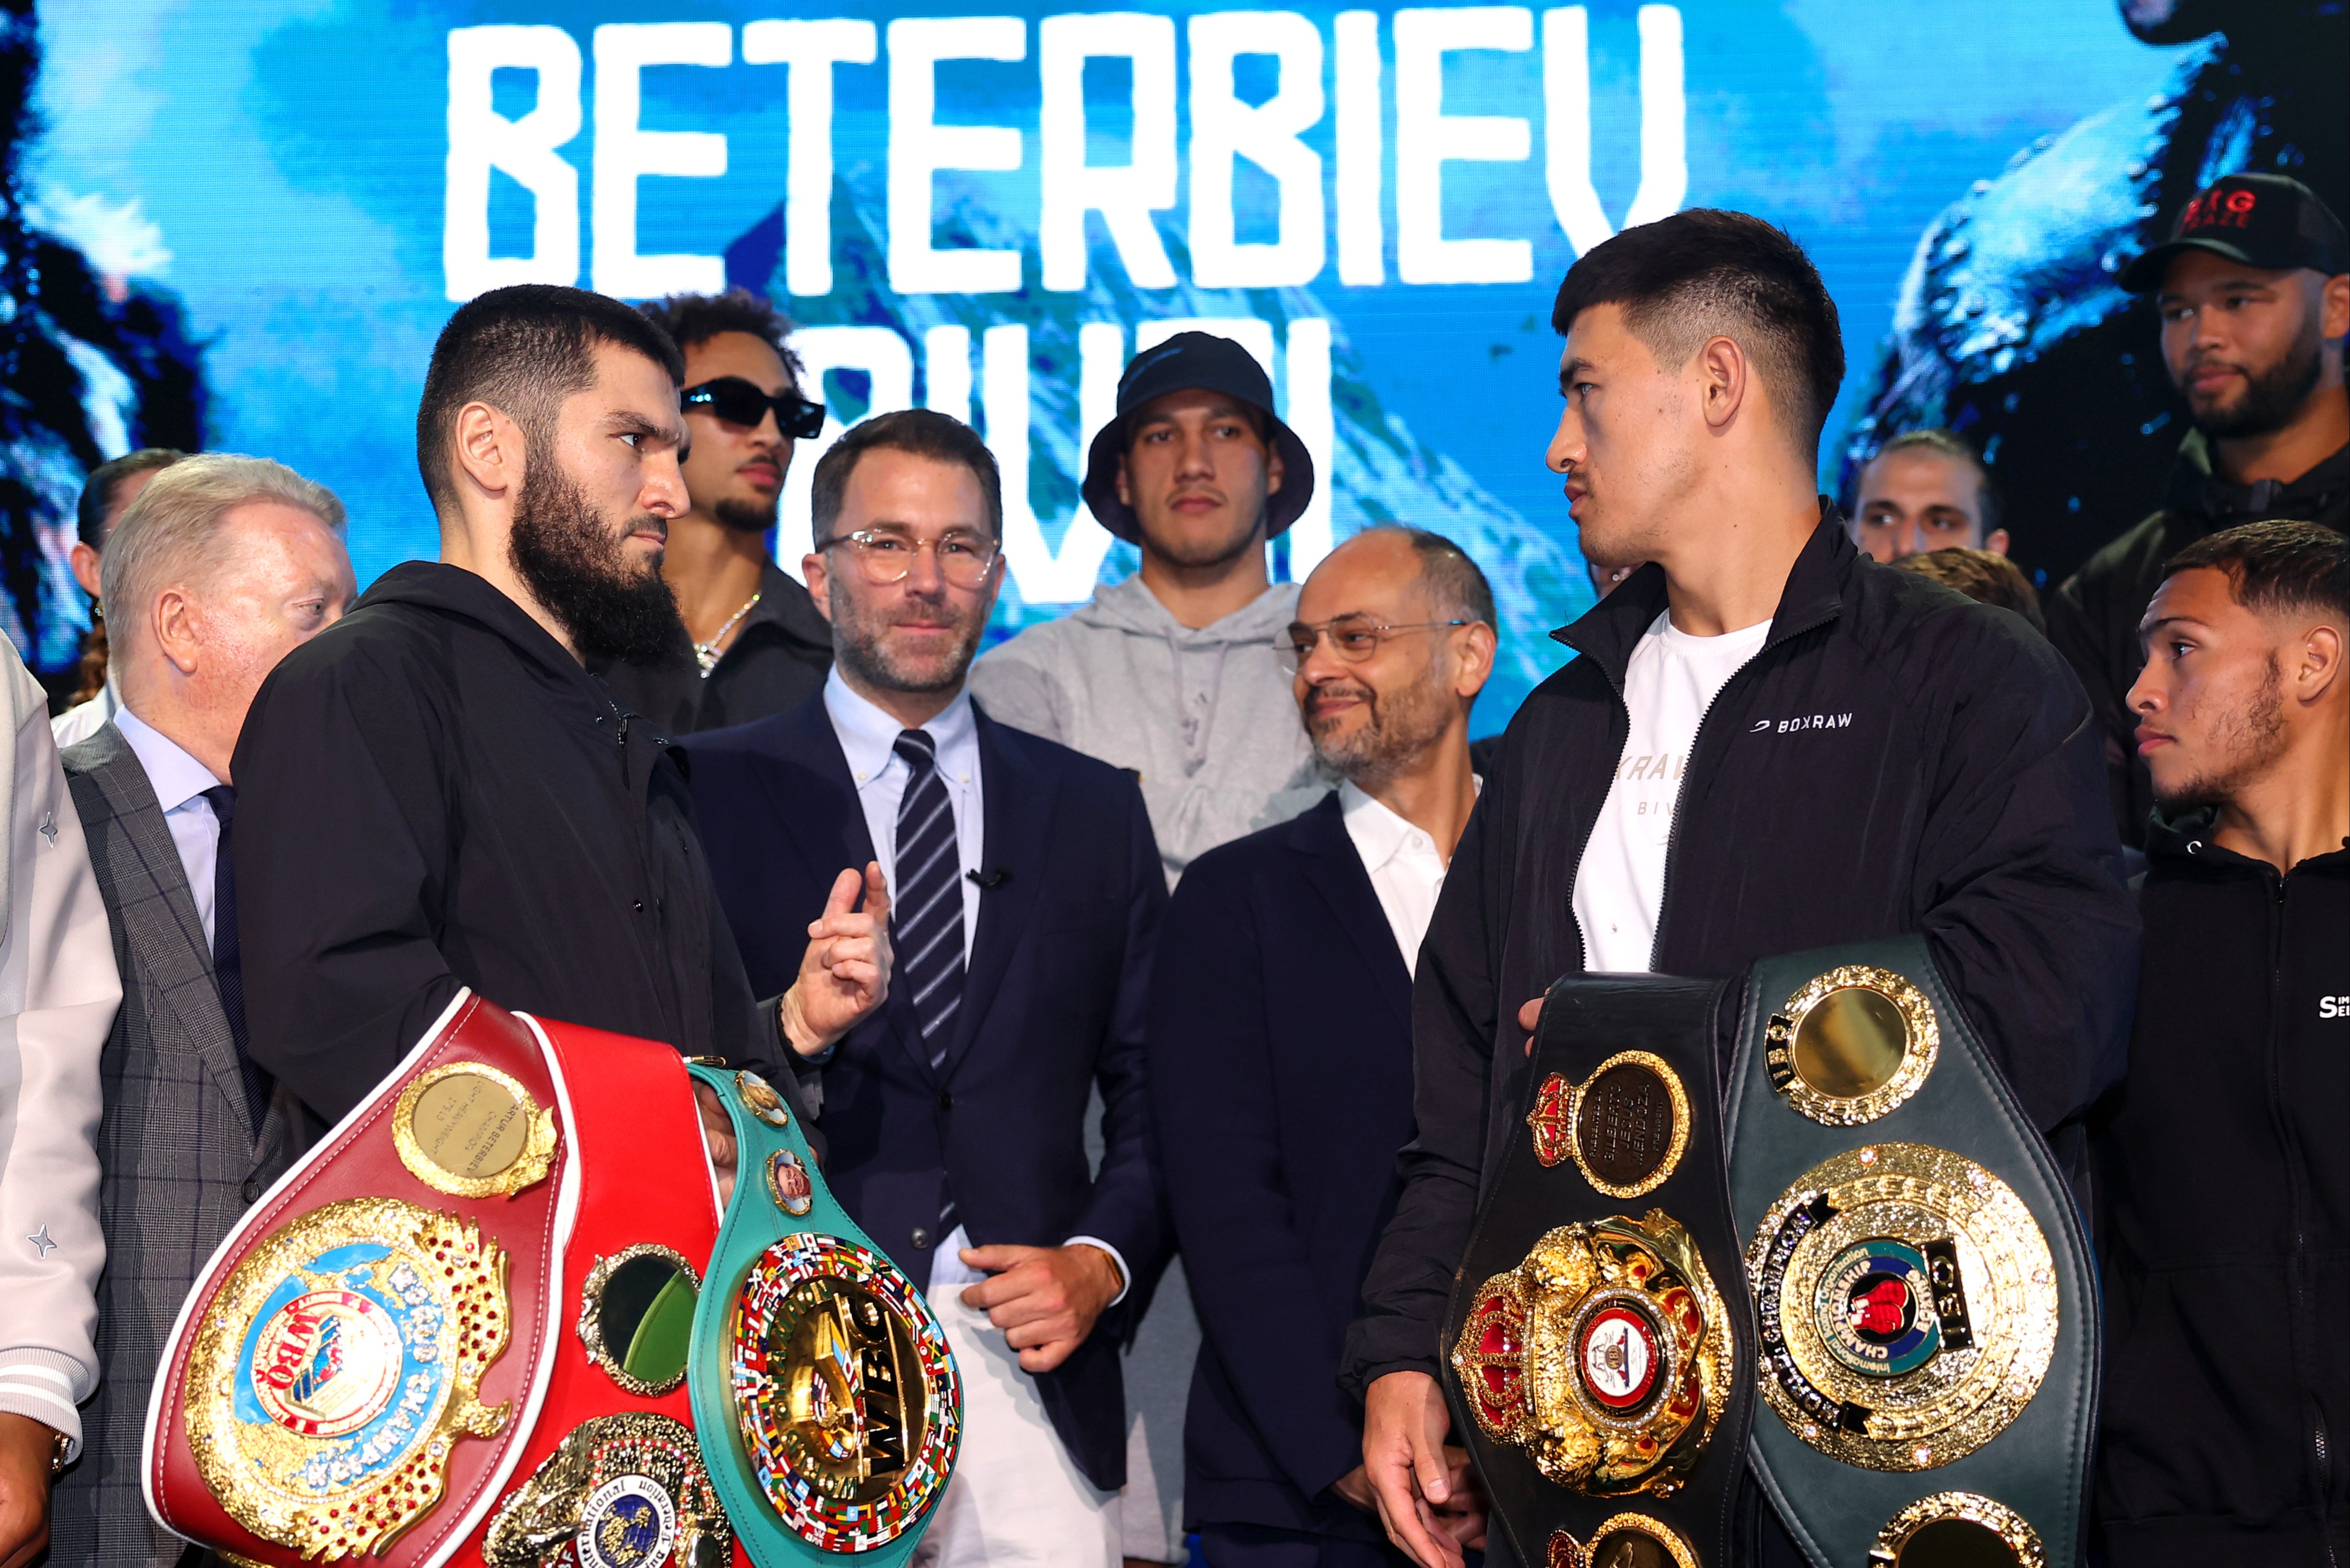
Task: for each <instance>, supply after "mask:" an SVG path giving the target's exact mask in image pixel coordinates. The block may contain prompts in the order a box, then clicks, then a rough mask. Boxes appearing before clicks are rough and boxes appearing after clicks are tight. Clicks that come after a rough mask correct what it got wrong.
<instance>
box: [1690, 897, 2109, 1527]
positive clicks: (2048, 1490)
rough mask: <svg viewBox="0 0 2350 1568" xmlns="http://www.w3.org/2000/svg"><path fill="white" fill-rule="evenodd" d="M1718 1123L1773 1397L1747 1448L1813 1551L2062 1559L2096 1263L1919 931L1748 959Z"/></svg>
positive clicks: (2065, 1192) (2051, 1170)
mask: <svg viewBox="0 0 2350 1568" xmlns="http://www.w3.org/2000/svg"><path fill="white" fill-rule="evenodd" d="M1725 1122H1726V1125H1727V1127H1728V1128H1729V1148H1730V1193H1731V1208H1732V1210H1733V1213H1734V1215H1735V1218H1736V1222H1737V1226H1738V1231H1739V1235H1740V1237H1741V1241H1742V1246H1743V1247H1744V1248H1745V1249H1746V1250H1747V1254H1748V1267H1749V1271H1750V1277H1751V1278H1752V1282H1753V1285H1754V1293H1755V1300H1756V1304H1757V1308H1758V1311H1759V1314H1760V1328H1759V1334H1758V1341H1759V1344H1760V1345H1761V1353H1762V1357H1763V1365H1762V1367H1761V1380H1762V1385H1763V1394H1764V1399H1763V1403H1764V1404H1765V1405H1767V1406H1768V1407H1769V1408H1768V1409H1765V1410H1760V1411H1757V1412H1756V1413H1755V1416H1754V1420H1753V1428H1752V1439H1751V1451H1752V1458H1753V1464H1754V1469H1755V1471H1756V1473H1757V1475H1758V1477H1759V1478H1760V1480H1762V1482H1763V1487H1764V1488H1765V1490H1767V1491H1768V1492H1769V1494H1770V1497H1771V1500H1772V1501H1773V1503H1774V1504H1775V1505H1776V1506H1777V1508H1778V1511H1779V1514H1780V1517H1781V1518H1782V1519H1783V1520H1784V1521H1785V1522H1786V1524H1787V1527H1788V1529H1789V1531H1790V1532H1791V1533H1792V1534H1793V1535H1794V1538H1795V1540H1796V1542H1798V1543H1799V1544H1800V1545H1801V1546H1802V1548H1803V1550H1804V1552H1805V1554H1806V1555H1807V1556H1808V1557H1809V1558H1810V1559H1811V1561H1812V1563H1814V1564H1815V1565H1816V1568H1855V1565H1856V1564H1860V1563H1900V1562H1902V1561H1903V1560H1904V1553H1905V1552H1908V1553H1909V1559H1908V1560H1909V1561H1912V1562H1918V1561H1924V1560H1926V1559H1928V1558H1929V1556H1933V1555H1934V1553H1935V1552H1937V1551H1941V1550H1950V1549H1957V1548H1961V1547H1964V1548H1967V1549H1970V1550H1973V1551H1979V1552H1986V1553H1988V1554H1989V1555H1987V1556H1984V1557H1981V1558H1977V1557H1969V1558H1967V1559H1966V1560H1967V1561H1990V1562H2001V1561H2012V1562H2018V1563H2030V1564H2033V1565H2035V1568H2038V1565H2041V1564H2045V1565H2047V1568H2070V1565H2071V1564H2072V1563H2074V1561H2075V1558H2076V1553H2077V1550H2078V1542H2079V1538H2080V1533H2081V1528H2082V1520H2083V1503H2084V1492H2085V1486H2086V1483H2087V1474H2088V1462H2089V1456H2090V1443H2091V1437H2092V1434H2093V1432H2094V1429H2095V1418H2096V1400H2097V1367H2098V1363H2099V1314H2098V1303H2097V1297H2096V1281H2095V1272H2094V1270H2093V1266H2092V1262H2091V1259H2090V1254H2089V1250H2088V1245H2087V1241H2086V1237H2085V1232H2084V1230H2083V1227H2082V1225H2081V1221H2080V1216H2079V1214H2078V1211H2077V1210H2076V1209H2075V1207H2074V1201H2073V1199H2072V1195H2071V1191H2070V1189H2068V1188H2067V1186H2066V1185H2065V1183H2064V1179H2063V1177H2062V1175H2061V1174H2060V1172H2059V1171H2058V1169H2057V1168H2056V1165H2055V1163H2054V1160H2053V1158H2051V1157H2050V1155H2049V1151H2048V1147H2047V1145H2046V1143H2045V1142H2044V1141H2043V1139H2042V1138H2041V1137H2040V1135H2039V1133H2038V1132H2037V1131H2036V1130H2035V1129H2034V1127H2033V1125H2032V1123H2031V1121H2030V1120H2029V1118H2027V1117H2026V1116H2025V1115H2024V1113H2023V1111H2022V1107H2021V1106H2019V1105H2018V1103H2017V1102H2016V1099H2015V1097H2014V1096H2013V1094H2012V1092H2011V1091H2010V1090H2009V1089H2008V1087H2007V1085H2006V1083H2005V1081H2004V1080H2003V1079H2002V1077H2001V1075H2000V1074H1999V1073H1998V1071H1997V1070H1996V1069H1995V1068H1994V1067H1993V1065H1992V1064H1991V1062H1990V1060H1989V1058H1988V1057H1987V1056H1986V1055H1985V1054H1984V1053H1983V1050H1982V1047H1981V1043H1980V1041H1979V1039H1978V1038H1977V1036H1976V1033H1975V1030H1974V1026H1973V1024H1972V1023H1970V1021H1969V1019H1968V1018H1967V1017H1966V1015H1965V1014H1964V1013H1963V1012H1961V1011H1960V1009H1959V1007H1958V1006H1957V1005H1956V1003H1955V1002H1954V1001H1953V1000H1952V997H1951V995H1950V990H1949V988H1948V987H1947V986H1946V985H1945V984H1944V983H1943V981H1942V978H1941V976H1940V974H1939V972H1938V971H1936V969H1935V966H1934V963H1933V961H1932V959H1931V958H1930V956H1929V952H1928V950H1927V947H1926V944H1925V942H1924V941H1923V940H1921V939H1919V938H1916V937H1904V938H1898V939H1888V940H1877V941H1869V942H1858V943H1852V944H1848V945H1845V946H1840V947H1835V948H1828V949H1823V950H1817V951H1814V952H1808V953H1798V954H1794V955H1790V956H1787V957H1782V958H1773V959H1767V960H1764V961H1762V962H1760V963H1758V964H1756V965H1755V966H1754V969H1753V971H1752V973H1751V975H1750V977H1749V980H1748V982H1747V989H1746V997H1745V1003H1744V1008H1743V1012H1742V1018H1741V1027H1740V1033H1739V1041H1738V1050H1737V1059H1736V1063H1735V1064H1734V1066H1733V1068H1732V1075H1731V1085H1730V1096H1729V1103H1728V1107H1727V1114H1726V1116H1725ZM1929 1542H1930V1543H1932V1545H1931V1546H1930V1547H1929ZM2002 1551H2004V1552H2006V1553H2007V1555H2006V1556H2005V1557H2002V1556H2001V1555H1999V1553H2000V1552H2002ZM1937 1560H1940V1559H1939V1558H1938V1559H1937ZM1950 1560H1952V1561H1956V1560H1958V1559H1956V1558H1952V1559H1950Z"/></svg>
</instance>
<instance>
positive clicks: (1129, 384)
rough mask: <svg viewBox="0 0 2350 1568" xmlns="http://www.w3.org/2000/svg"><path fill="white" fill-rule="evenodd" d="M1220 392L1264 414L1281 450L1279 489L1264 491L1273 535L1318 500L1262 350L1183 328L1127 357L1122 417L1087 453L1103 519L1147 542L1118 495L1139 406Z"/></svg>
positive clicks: (1267, 529) (1267, 531) (1089, 481)
mask: <svg viewBox="0 0 2350 1568" xmlns="http://www.w3.org/2000/svg"><path fill="white" fill-rule="evenodd" d="M1193 390H1198V391H1203V392H1222V394H1224V396H1226V397H1228V398H1237V399H1238V400H1241V401H1242V402H1243V403H1246V404H1247V405H1248V406H1249V407H1251V408H1253V409H1254V410H1257V411H1258V412H1259V413H1261V414H1263V416H1264V421H1265V425H1266V427H1267V428H1268V429H1269V430H1270V431H1271V432H1272V436H1273V449H1274V451H1275V452H1279V453H1280V454H1281V488H1280V489H1278V490H1276V491H1274V493H1272V494H1270V495H1268V496H1266V497H1265V498H1264V536H1265V537H1266V538H1268V539H1270V538H1272V537H1273V536H1274V535H1276V534H1278V533H1280V532H1281V531H1282V530H1283V529H1284V528H1286V527H1288V526H1289V525H1290V524H1292V523H1295V522H1296V521H1297V519H1298V516H1299V514H1302V513H1303V512H1304V511H1305V504H1306V503H1307V502H1308V501H1311V500H1312V499H1314V460H1313V458H1311V457H1309V456H1308V455H1306V452H1305V442H1304V441H1299V440H1298V439H1297V432H1296V431H1293V430H1291V429H1290V428H1289V427H1288V426H1287V425H1285V424H1283V423H1282V422H1281V416H1280V415H1278V414H1276V413H1274V411H1273V379H1272V378H1271V377H1269V376H1267V375H1266V374H1265V373H1264V367H1263V366H1262V365H1260V364H1258V363H1257V360H1256V356H1255V355H1253V354H1252V353H1250V352H1249V351H1248V350H1247V349H1245V348H1242V347H1241V346H1240V345H1239V344H1237V343H1235V342H1233V341H1232V339H1231V338H1229V337H1217V336H1216V335H1215V334H1214V333H1212V332H1178V333H1177V334H1175V336H1173V337H1170V338H1169V339H1167V341H1166V342H1164V343H1161V344H1159V345H1158V346H1157V347H1156V348H1146V349H1144V350H1143V351H1142V352H1141V353H1139V354H1137V355H1136V356H1135V357H1134V358H1132V359H1130V360H1128V362H1127V366H1126V374H1125V375H1123V376H1121V377H1119V378H1118V417H1117V418H1116V419H1113V420H1112V421H1109V423H1107V424H1106V425H1104V426H1102V428H1101V432H1100V433H1099V434H1098V435H1096V436H1095V437H1094V444H1093V448H1092V450H1091V451H1090V452H1087V455H1086V483H1085V484H1084V486H1083V488H1082V491H1081V493H1083V494H1084V496H1085V498H1086V504H1087V506H1090V507H1091V508H1093V514H1094V515H1095V516H1096V517H1097V518H1099V519H1100V520H1101V525H1102V526H1103V527H1105V528H1107V529H1108V530H1109V531H1110V532H1111V533H1113V534H1115V535H1118V537H1119V538H1121V539H1123V540H1125V541H1126V542H1127V543H1128V544H1129V545H1136V544H1140V543H1141V542H1142V524H1141V521H1140V519H1139V518H1137V517H1136V516H1135V514H1134V509H1133V508H1132V507H1130V506H1128V505H1127V504H1126V503H1125V502H1123V501H1120V500H1119V499H1118V463H1119V462H1121V461H1122V460H1123V459H1124V458H1125V456H1126V445H1127V441H1126V431H1127V422H1128V420H1129V419H1130V418H1131V417H1132V415H1133V413H1134V410H1137V409H1139V408H1140V407H1142V406H1143V405H1144V404H1145V403H1148V402H1149V401H1150V400H1152V399H1154V398H1163V397H1165V396H1166V395H1167V394H1168V393H1170V392H1188V391H1193Z"/></svg>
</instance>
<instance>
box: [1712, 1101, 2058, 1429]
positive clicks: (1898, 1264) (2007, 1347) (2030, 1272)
mask: <svg viewBox="0 0 2350 1568" xmlns="http://www.w3.org/2000/svg"><path fill="white" fill-rule="evenodd" d="M1746 1268H1747V1274H1748V1277H1749V1278H1750V1279H1751V1281H1752V1283H1753V1286H1754V1299H1755V1308H1756V1312H1757V1315H1758V1317H1759V1318H1760V1322H1761V1333H1762V1340H1761V1343H1760V1345H1759V1346H1758V1347H1757V1348H1758V1352H1759V1359H1760V1362H1761V1376H1762V1380H1763V1398H1764V1399H1765V1401H1766V1402H1768V1403H1769V1405H1770V1407H1771V1408H1772V1409H1773V1410H1774V1411H1776V1412H1777V1413H1778V1415H1779V1418H1780V1419H1781V1420H1783V1421H1784V1422H1785V1423H1786V1424H1787V1428H1788V1429H1789V1430H1790V1431H1792V1432H1794V1434H1795V1435H1796V1436H1797V1437H1798V1438H1802V1439H1803V1440H1804V1442H1805V1443H1807V1444H1809V1445H1810V1446H1811V1447H1813V1448H1814V1449H1818V1450H1819V1451H1820V1452H1821V1453H1824V1454H1825V1455H1827V1456H1828V1457H1829V1458H1830V1459H1841V1460H1842V1461H1844V1462H1845V1463H1846V1464H1850V1465H1857V1466H1859V1467H1861V1468H1863V1469H1877V1470H1924V1469H1934V1468H1935V1467H1937V1466H1939V1465H1946V1464H1949V1463H1950V1461H1951V1460H1953V1459H1960V1458H1962V1457H1963V1456H1965V1455H1967V1454H1970V1453H1972V1452H1973V1451H1974V1450H1975V1449H1979V1448H1981V1446H1982V1445H1983V1444H1985V1443H1987V1442H1989V1441H1990V1440H1991V1438H1995V1437H1997V1436H1998V1435H1999V1434H2000V1433H2001V1432H2002V1431H2003V1430H2005V1429H2006V1428H2007V1425H2008V1423H2009V1422H2011V1421H2012V1420H2014V1419H2015V1417H2017V1415H2019V1414H2020V1413H2021V1412H2022V1409H2023V1407H2024V1406H2025V1405H2026V1404H2028V1403H2029V1402H2030V1401H2031V1399H2032V1397H2033V1394H2034V1393H2035V1392H2037V1391H2038V1389H2039V1387H2040V1381H2041V1379H2042V1378H2043V1377H2044V1376H2046V1375H2047V1372H2048V1364H2049V1361H2050V1359H2051V1358H2052V1357H2053V1356H2054V1354H2055V1350H2056V1330H2057V1323H2058V1300H2057V1291H2056V1272H2055V1265H2054V1262H2053V1261H2052V1260H2051V1258H2050V1256H2049V1251H2048V1241H2047V1239H2046V1238H2045V1237H2044V1236H2043V1235H2042V1234H2041V1231H2040V1227H2039V1225H2038V1224H2037V1223H2036V1222H2035V1221H2034V1220H2033V1218H2032V1214H2031V1211H2030V1210H2027V1209H2026V1208H2024V1206H2023V1200H2022V1199H2020V1198H2018V1197H2017V1196H2016V1195H2015V1192H2014V1190H2013V1189H2011V1188H2010V1187H2009V1186H2008V1185H2007V1184H2006V1183H2005V1182H2003V1181H2002V1180H2001V1179H1999V1178H1998V1177H1996V1176H1994V1175H1992V1174H1991V1172H1990V1171H1988V1170H1986V1169H1984V1168H1982V1167H1981V1166H1979V1165H1977V1164H1975V1163H1974V1162H1973V1161H1972V1160H1970V1159H1967V1158H1964V1157H1963V1156H1960V1155H1957V1154H1953V1153H1951V1152H1950V1151H1949V1150H1947V1149H1939V1148H1935V1147H1931V1146H1929V1145H1926V1144H1908V1143H1881V1144H1876V1145H1872V1146H1869V1147H1864V1148H1857V1149H1848V1150H1846V1152H1844V1153H1842V1154H1839V1155H1836V1156H1835V1157H1834V1158H1830V1159H1827V1160H1825V1161H1823V1162H1822V1163H1820V1164H1819V1165H1816V1166H1814V1167H1813V1168H1811V1169H1810V1170H1808V1171H1806V1172H1804V1176H1803V1178H1802V1179H1800V1180H1798V1181H1797V1182H1796V1183H1795V1185H1794V1186H1793V1187H1791V1188H1789V1189H1787V1190H1786V1191H1785V1192H1783V1193H1782V1194H1781V1195H1780V1197H1779V1199H1778V1201H1777V1202H1775V1203H1774V1204H1773V1205H1772V1207H1771V1209H1770V1210H1769V1212H1767V1213H1765V1214H1764V1215H1763V1220H1762V1223H1761V1224H1760V1225H1758V1226H1757V1227H1756V1228H1755V1232H1754V1240H1753V1242H1752V1245H1751V1246H1750V1247H1749V1248H1748V1250H1747V1254H1746Z"/></svg>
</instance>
